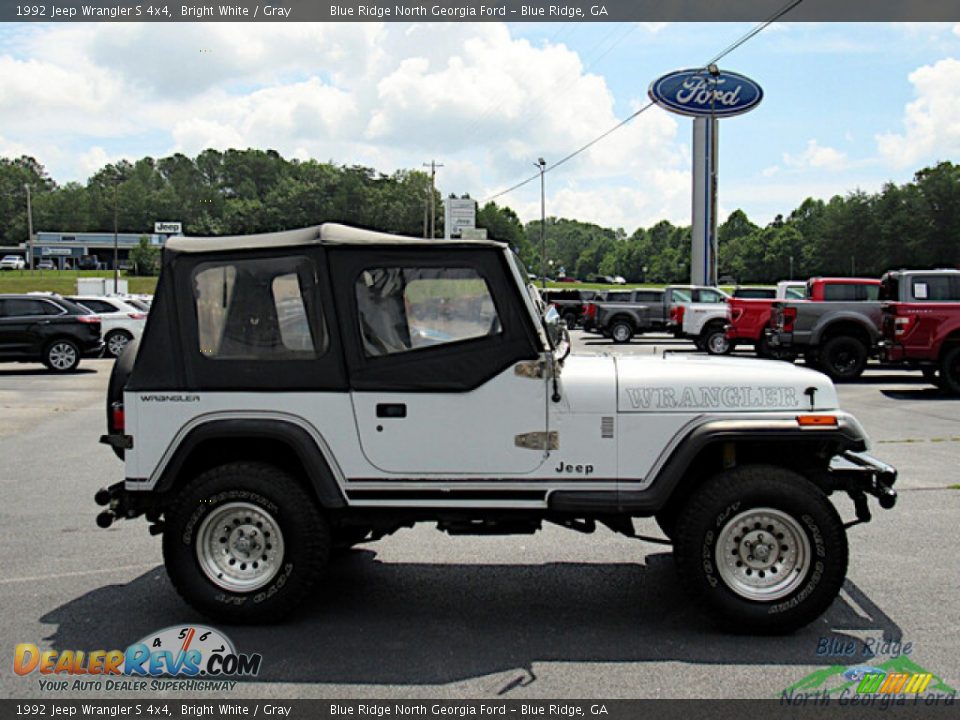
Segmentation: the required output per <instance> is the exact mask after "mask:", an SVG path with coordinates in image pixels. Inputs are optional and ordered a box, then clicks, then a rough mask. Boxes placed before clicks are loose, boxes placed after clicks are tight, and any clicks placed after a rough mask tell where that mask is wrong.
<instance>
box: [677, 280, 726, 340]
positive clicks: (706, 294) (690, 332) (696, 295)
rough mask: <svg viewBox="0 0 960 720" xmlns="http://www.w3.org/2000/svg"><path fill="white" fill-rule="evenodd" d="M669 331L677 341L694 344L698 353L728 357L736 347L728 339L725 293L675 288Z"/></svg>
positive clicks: (705, 287) (679, 286)
mask: <svg viewBox="0 0 960 720" xmlns="http://www.w3.org/2000/svg"><path fill="white" fill-rule="evenodd" d="M671 288H672V289H673V295H674V300H673V301H672V303H671V306H670V317H669V320H668V322H667V329H668V330H669V331H670V332H672V333H673V335H674V337H678V338H686V339H688V340H693V344H694V345H696V347H697V349H698V350H705V351H706V352H708V353H710V354H711V355H726V354H727V353H729V352H730V351H731V350H732V349H733V346H732V345H731V344H730V341H729V340H728V339H727V306H726V302H727V300H728V299H729V298H730V296H729V295H727V294H726V293H725V292H724V291H723V290H721V289H720V288H715V287H707V286H700V285H673V286H671Z"/></svg>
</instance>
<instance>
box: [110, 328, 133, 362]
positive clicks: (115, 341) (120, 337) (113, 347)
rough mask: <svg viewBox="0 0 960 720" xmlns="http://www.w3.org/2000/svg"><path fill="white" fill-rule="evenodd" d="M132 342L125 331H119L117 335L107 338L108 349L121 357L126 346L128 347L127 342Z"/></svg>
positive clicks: (112, 353)
mask: <svg viewBox="0 0 960 720" xmlns="http://www.w3.org/2000/svg"><path fill="white" fill-rule="evenodd" d="M129 342H130V338H128V337H127V336H126V335H124V334H123V333H117V334H116V335H111V336H110V338H109V339H108V340H107V350H108V351H109V352H110V354H111V355H113V356H114V357H119V356H120V353H122V352H123V350H124V348H126V347H127V343H129Z"/></svg>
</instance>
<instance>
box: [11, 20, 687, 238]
mask: <svg viewBox="0 0 960 720" xmlns="http://www.w3.org/2000/svg"><path fill="white" fill-rule="evenodd" d="M662 27H663V26H660V25H656V26H646V25H645V26H644V29H645V30H646V31H647V32H649V33H651V34H653V33H657V32H659V31H660V30H662ZM8 51H9V53H10V54H6V55H4V54H0V135H3V136H4V137H6V138H16V139H17V144H16V145H17V147H21V146H22V147H30V148H35V149H36V151H37V152H36V153H35V154H36V155H37V157H38V159H39V160H40V161H41V162H44V163H45V164H46V165H47V166H48V168H49V169H50V171H51V173H52V174H53V175H54V177H55V178H56V179H57V180H58V181H60V182H63V181H66V180H70V179H80V180H83V179H86V177H88V176H89V175H90V174H91V173H92V172H95V171H96V170H97V169H99V167H100V166H102V164H105V163H107V162H112V161H114V160H116V159H117V158H118V157H119V156H118V155H117V154H116V153H117V152H118V148H119V147H122V148H123V149H124V151H125V153H126V154H127V155H131V156H134V155H135V156H138V157H139V156H140V155H143V154H151V155H154V156H161V155H164V154H168V153H171V152H175V151H178V152H184V153H186V154H191V155H192V154H196V153H199V152H200V151H201V150H203V149H204V148H207V147H213V148H219V149H225V148H230V147H240V148H245V147H258V148H272V149H275V150H277V151H278V152H280V153H281V154H283V155H285V156H287V157H297V158H301V159H305V158H310V157H312V158H316V159H318V160H321V161H327V160H331V161H333V162H338V163H344V164H348V165H353V164H364V165H370V166H373V167H376V168H377V169H378V170H381V171H385V172H389V171H392V170H393V169H396V168H419V167H420V165H421V163H422V162H423V161H424V160H430V159H431V158H436V159H437V160H439V161H441V162H443V163H444V165H445V168H444V169H443V170H442V171H441V172H440V174H439V176H438V185H439V187H440V189H441V191H442V192H444V193H445V194H446V193H447V192H456V193H458V194H459V193H463V192H470V193H471V194H472V195H473V196H474V197H478V198H480V199H482V198H484V197H485V196H486V195H489V194H492V193H493V192H495V191H497V190H500V189H502V188H503V187H504V186H506V185H510V184H513V183H514V182H516V181H517V180H518V179H520V178H522V177H524V176H526V175H527V174H532V173H533V172H534V168H533V167H532V163H533V161H534V160H536V158H537V157H538V156H543V157H545V158H546V159H547V162H548V164H552V163H555V162H557V161H558V160H559V159H560V158H561V157H563V156H565V155H567V154H568V153H569V152H571V151H572V150H574V149H575V148H577V147H580V146H582V145H584V144H586V143H587V142H589V141H591V140H592V139H594V138H595V137H597V136H598V135H600V134H601V133H603V132H605V131H607V130H609V129H610V128H612V127H613V126H614V125H616V124H617V123H618V122H619V121H620V119H621V117H622V115H618V114H617V113H616V112H615V98H614V96H613V93H612V92H611V89H610V87H609V86H608V85H607V82H606V80H605V79H604V78H603V77H602V76H601V75H598V74H595V73H592V72H590V71H589V69H588V68H589V67H590V66H589V64H588V63H587V61H586V60H585V59H584V58H581V57H580V56H579V55H578V53H577V52H575V51H573V50H571V49H570V48H568V47H566V46H565V45H563V44H558V43H551V42H549V41H547V42H543V43H538V44H532V43H531V42H529V41H528V40H526V39H523V38H516V37H514V36H513V35H512V34H511V30H510V28H509V27H508V26H507V25H504V24H498V23H477V24H467V23H449V24H442V25H439V26H438V25H427V24H412V25H401V24H386V25H382V24H378V23H356V24H349V23H327V24H307V23H298V24H290V25H288V24H281V25H276V26H274V25H256V26H252V25H247V24H242V23H240V24H225V23H211V24H204V23H188V24H180V25H167V24H159V25H157V24H148V25H138V24H127V23H124V24H119V25H118V24H77V25H67V24H63V25H50V26H44V27H41V28H31V29H29V31H27V30H24V31H23V33H22V34H21V35H18V36H17V38H16V42H15V43H13V44H11V46H10V49H9V50H8ZM638 93H639V94H640V96H641V97H638V98H636V99H634V100H633V101H632V103H631V102H629V99H627V98H620V99H619V102H620V103H621V104H622V105H628V106H632V110H636V109H637V108H638V107H640V103H641V102H642V100H643V99H644V98H642V89H641V90H638ZM679 125H680V123H679V122H678V120H677V118H676V117H675V116H672V115H670V114H669V113H666V112H663V111H661V110H659V109H653V110H651V111H649V112H646V113H644V114H643V115H642V116H640V117H638V118H636V119H635V120H634V121H633V122H631V123H630V124H628V125H627V126H625V127H623V128H621V129H619V130H618V131H617V132H616V133H615V134H613V135H611V136H610V137H609V138H606V139H605V140H603V141H602V142H600V143H597V144H596V145H594V146H593V147H591V148H590V149H589V150H587V151H586V152H584V153H582V154H581V155H579V156H578V157H576V158H575V159H573V160H571V161H570V162H569V163H567V164H566V165H565V166H564V167H563V168H558V169H557V171H556V172H551V173H550V180H549V182H548V201H550V202H551V210H550V212H551V214H569V215H572V216H578V217H582V218H583V219H586V220H592V221H595V222H601V223H604V224H619V225H623V226H624V227H626V228H628V229H632V228H634V227H636V226H637V225H639V224H642V223H649V222H651V221H655V220H657V219H660V218H661V217H663V216H667V217H670V218H672V219H678V220H679V219H684V218H685V217H686V216H687V215H688V214H689V208H688V204H689V198H688V194H689V176H688V166H689V150H688V148H687V145H686V144H685V143H683V142H680V141H679V140H678V138H677V132H678V128H679ZM120 141H122V143H121V142H120ZM53 146H56V147H55V150H51V148H52V147H53ZM7 148H13V145H12V144H11V142H10V140H7V141H6V143H0V151H4V150H6V149H7ZM130 148H135V150H131V149H130ZM41 151H42V152H41ZM574 178H575V179H576V185H574ZM536 195H537V203H536V210H535V212H532V213H529V214H527V213H526V212H524V209H525V199H526V195H525V194H524V193H523V192H521V193H518V194H517V195H510V196H508V197H505V198H502V199H501V202H504V201H505V202H507V203H508V204H511V205H513V206H514V207H516V208H517V209H518V212H520V213H521V215H522V216H525V217H532V216H534V215H536V216H538V215H539V197H538V196H539V193H536Z"/></svg>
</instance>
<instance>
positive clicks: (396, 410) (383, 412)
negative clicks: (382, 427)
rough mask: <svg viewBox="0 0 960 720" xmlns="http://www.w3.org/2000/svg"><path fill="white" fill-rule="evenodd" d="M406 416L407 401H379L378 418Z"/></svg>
mask: <svg viewBox="0 0 960 720" xmlns="http://www.w3.org/2000/svg"><path fill="white" fill-rule="evenodd" d="M406 416H407V406H406V404H405V403H377V417H378V418H405V417H406Z"/></svg>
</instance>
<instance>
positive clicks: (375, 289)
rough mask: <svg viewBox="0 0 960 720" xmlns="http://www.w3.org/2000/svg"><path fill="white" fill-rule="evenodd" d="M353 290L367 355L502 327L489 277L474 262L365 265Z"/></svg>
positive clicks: (470, 336)
mask: <svg viewBox="0 0 960 720" xmlns="http://www.w3.org/2000/svg"><path fill="white" fill-rule="evenodd" d="M354 292H355V297H356V301H357V315H358V317H359V321H360V337H361V339H362V342H363V351H364V354H365V355H366V356H367V357H382V356H385V355H393V354H395V353H403V352H409V351H414V350H419V349H421V348H426V347H433V346H437V345H444V344H448V343H456V342H462V341H464V340H472V339H476V338H482V337H486V336H490V335H499V334H500V333H501V332H502V328H501V326H500V318H499V316H498V314H497V309H496V307H495V306H494V303H493V297H492V295H491V293H490V288H489V286H488V285H487V281H486V280H484V279H483V277H482V276H481V275H480V274H479V273H478V272H477V271H476V270H474V269H473V268H467V267H456V268H410V267H372V268H367V269H365V270H364V271H363V272H361V273H360V276H359V277H358V278H357V280H356V282H355V283H354Z"/></svg>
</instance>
